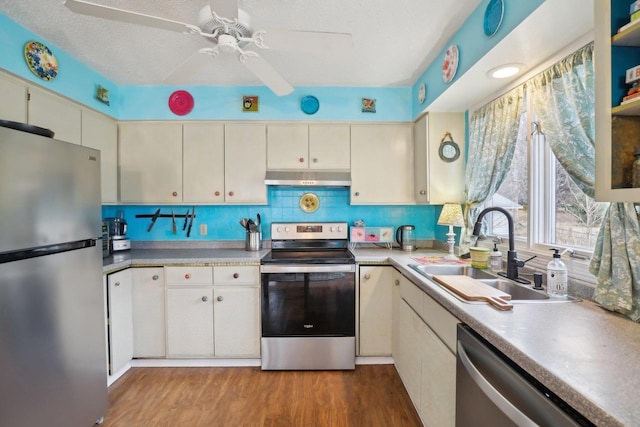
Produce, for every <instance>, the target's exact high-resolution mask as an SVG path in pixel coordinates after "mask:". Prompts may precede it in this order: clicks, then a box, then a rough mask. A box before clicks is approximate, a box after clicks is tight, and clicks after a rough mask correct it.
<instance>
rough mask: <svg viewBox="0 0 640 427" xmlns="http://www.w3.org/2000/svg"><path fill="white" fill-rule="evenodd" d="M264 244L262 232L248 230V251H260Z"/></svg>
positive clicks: (246, 243)
mask: <svg viewBox="0 0 640 427" xmlns="http://www.w3.org/2000/svg"><path fill="white" fill-rule="evenodd" d="M261 244H262V233H261V232H259V231H249V230H247V235H246V240H245V245H244V248H245V250H247V251H259V250H260V246H261Z"/></svg>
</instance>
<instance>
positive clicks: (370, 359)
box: [356, 356, 394, 365]
mask: <svg viewBox="0 0 640 427" xmlns="http://www.w3.org/2000/svg"><path fill="white" fill-rule="evenodd" d="M393 363H394V362H393V357H391V356H358V357H356V365H393Z"/></svg>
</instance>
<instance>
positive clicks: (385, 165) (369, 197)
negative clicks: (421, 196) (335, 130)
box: [351, 124, 415, 205]
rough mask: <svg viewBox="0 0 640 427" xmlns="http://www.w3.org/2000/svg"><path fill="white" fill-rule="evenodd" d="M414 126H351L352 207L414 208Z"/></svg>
mask: <svg viewBox="0 0 640 427" xmlns="http://www.w3.org/2000/svg"><path fill="white" fill-rule="evenodd" d="M412 152H413V137H412V127H411V125H410V124H392V125H376V124H372V125H353V126H351V181H352V184H351V204H354V205H356V204H361V205H364V204H414V203H415V202H414V199H413V154H412Z"/></svg>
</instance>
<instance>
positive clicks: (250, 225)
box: [247, 219, 256, 231]
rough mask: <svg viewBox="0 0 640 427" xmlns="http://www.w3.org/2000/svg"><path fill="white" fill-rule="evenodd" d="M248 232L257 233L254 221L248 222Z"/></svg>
mask: <svg viewBox="0 0 640 427" xmlns="http://www.w3.org/2000/svg"><path fill="white" fill-rule="evenodd" d="M247 230H248V231H256V223H255V222H253V220H252V219H250V220H248V221H247Z"/></svg>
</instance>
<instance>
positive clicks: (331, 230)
mask: <svg viewBox="0 0 640 427" xmlns="http://www.w3.org/2000/svg"><path fill="white" fill-rule="evenodd" d="M329 231H330V232H332V233H333V232H334V231H335V230H334V228H333V225H332V226H331V227H329Z"/></svg>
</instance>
